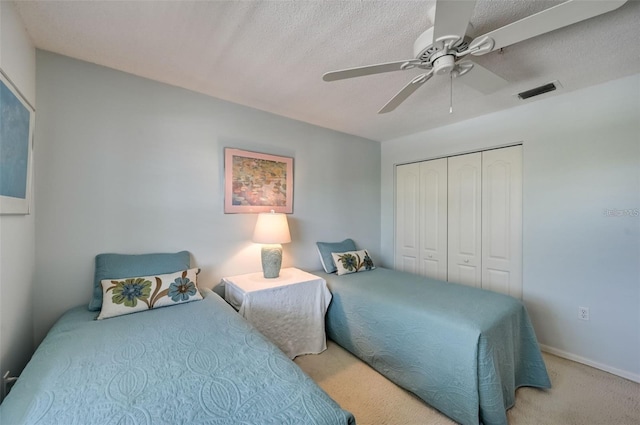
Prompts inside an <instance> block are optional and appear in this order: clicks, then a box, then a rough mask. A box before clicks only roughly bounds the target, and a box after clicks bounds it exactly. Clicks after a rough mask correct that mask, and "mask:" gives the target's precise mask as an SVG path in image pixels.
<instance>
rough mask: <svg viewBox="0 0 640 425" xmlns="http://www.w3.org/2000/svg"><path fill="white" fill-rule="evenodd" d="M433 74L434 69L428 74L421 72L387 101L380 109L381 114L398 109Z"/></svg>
mask: <svg viewBox="0 0 640 425" xmlns="http://www.w3.org/2000/svg"><path fill="white" fill-rule="evenodd" d="M432 76H433V71H429V72H427V73H426V74H420V75H418V76H417V77H416V78H414V79H413V80H411V81H410V82H409V84H407V85H406V86H404V87H403V88H402V90H400V91H399V92H398V93H397V94H396V95H395V96H393V98H391V100H390V101H388V102H387V104H386V105H384V106H383V107H382V109H380V110H379V111H378V113H379V114H386V113H387V112H391V111H393V110H394V109H396V108H397V107H398V106H400V104H401V103H402V102H404V101H405V100H407V98H408V97H409V96H411V95H412V94H413V92H415V91H416V90H418V89H419V88H420V86H422V85H423V84H424V83H426V82H427V81H429V79H430V78H431V77H432Z"/></svg>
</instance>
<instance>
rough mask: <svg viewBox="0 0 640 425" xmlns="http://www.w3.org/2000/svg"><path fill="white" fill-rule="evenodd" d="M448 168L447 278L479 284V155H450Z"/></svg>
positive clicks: (453, 280) (480, 176) (480, 185)
mask: <svg viewBox="0 0 640 425" xmlns="http://www.w3.org/2000/svg"><path fill="white" fill-rule="evenodd" d="M448 168H449V173H448V177H449V190H448V192H449V196H448V198H449V201H448V203H449V226H448V228H449V232H448V233H449V235H448V247H449V249H448V251H449V261H448V275H449V276H448V277H449V279H448V280H449V281H450V282H457V283H462V284H465V285H469V286H477V287H480V286H481V281H482V271H481V260H482V258H481V257H482V255H481V249H482V243H481V236H482V235H481V202H482V198H481V190H482V154H481V153H480V152H478V153H473V154H468V155H460V156H454V157H451V158H449V161H448Z"/></svg>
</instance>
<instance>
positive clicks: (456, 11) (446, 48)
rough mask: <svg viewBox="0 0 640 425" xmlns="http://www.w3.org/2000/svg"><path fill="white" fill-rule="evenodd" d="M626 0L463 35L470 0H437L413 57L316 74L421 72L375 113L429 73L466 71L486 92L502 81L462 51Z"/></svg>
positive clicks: (562, 8)
mask: <svg viewBox="0 0 640 425" xmlns="http://www.w3.org/2000/svg"><path fill="white" fill-rule="evenodd" d="M626 2H627V0H607V1H593V0H569V1H566V2H564V3H560V4H558V5H556V6H553V7H551V8H549V9H546V10H543V11H541V12H538V13H536V14H534V15H531V16H528V17H526V18H523V19H520V20H519V21H516V22H513V23H511V24H509V25H505V26H504V27H501V28H498V29H496V30H493V31H491V32H488V33H486V34H483V35H481V36H479V37H476V38H474V39H471V38H470V37H468V36H466V32H467V27H468V25H469V19H470V18H471V14H472V13H473V10H474V8H475V4H476V1H475V0H464V1H460V0H437V1H436V8H435V19H434V26H433V27H431V28H429V29H428V30H426V31H425V32H424V33H422V34H421V35H420V37H418V38H417V39H416V41H415V42H414V43H413V53H414V56H415V58H414V59H409V60H402V61H396V62H387V63H381V64H376V65H367V66H361V67H357V68H348V69H343V70H340V71H331V72H327V73H326V74H324V75H323V76H322V79H323V80H324V81H336V80H343V79H347V78H354V77H362V76H365V75H372V74H381V73H384V72H391V71H405V70H408V69H413V68H418V69H422V70H425V71H426V72H424V73H422V74H420V75H418V76H417V77H415V78H413V79H412V80H411V81H410V82H409V83H408V84H407V85H406V86H404V88H402V90H400V91H399V92H398V93H397V94H396V95H395V96H394V97H393V98H392V99H391V100H389V102H387V104H386V105H384V106H383V107H382V109H380V110H379V111H378V113H379V114H384V113H387V112H391V111H393V110H394V109H396V108H397V107H398V106H399V105H400V104H401V103H402V102H404V101H405V100H406V99H407V98H408V97H409V96H410V95H411V94H413V93H414V92H415V91H416V90H417V89H418V88H420V87H421V86H422V85H423V84H424V83H426V82H427V81H429V79H431V77H433V76H434V75H448V76H449V77H450V78H451V79H453V78H457V77H461V76H463V75H467V77H465V78H464V79H463V81H464V83H465V84H467V85H469V86H471V87H473V88H474V89H477V90H478V91H480V92H482V93H485V94H489V93H492V92H494V91H496V90H498V89H500V88H502V87H504V86H506V85H507V84H508V83H507V81H505V80H504V79H502V78H501V77H499V76H498V75H496V74H494V73H493V72H491V71H489V70H488V69H486V68H484V67H482V66H480V65H478V64H477V63H474V62H472V61H470V60H464V58H465V57H466V56H467V55H472V56H480V55H485V54H487V53H490V52H493V51H495V50H499V49H501V48H503V47H506V46H510V45H512V44H515V43H518V42H520V41H523V40H527V39H529V38H532V37H536V36H538V35H541V34H544V33H547V32H550V31H553V30H556V29H558V28H562V27H566V26H569V25H572V24H575V23H577V22H580V21H584V20H585V19H589V18H592V17H594V16H598V15H601V14H603V13H607V12H610V11H612V10H615V9H617V8H619V7H620V6H622V5H623V4H624V3H626Z"/></svg>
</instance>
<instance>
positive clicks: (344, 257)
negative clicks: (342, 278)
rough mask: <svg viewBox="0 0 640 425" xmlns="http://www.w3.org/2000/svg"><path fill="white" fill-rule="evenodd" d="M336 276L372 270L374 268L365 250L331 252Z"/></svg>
mask: <svg viewBox="0 0 640 425" xmlns="http://www.w3.org/2000/svg"><path fill="white" fill-rule="evenodd" d="M331 256H332V257H333V261H334V262H335V263H336V267H337V269H338V275H343V274H348V273H357V272H362V271H368V270H373V269H375V268H376V267H375V266H374V264H373V260H372V259H371V257H370V256H369V253H368V252H367V250H366V249H363V250H360V251H348V252H332V253H331Z"/></svg>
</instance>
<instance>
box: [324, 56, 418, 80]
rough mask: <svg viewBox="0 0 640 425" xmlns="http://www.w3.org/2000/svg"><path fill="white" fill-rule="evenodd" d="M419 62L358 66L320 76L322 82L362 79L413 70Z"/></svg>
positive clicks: (411, 60) (409, 61)
mask: <svg viewBox="0 0 640 425" xmlns="http://www.w3.org/2000/svg"><path fill="white" fill-rule="evenodd" d="M419 63H420V62H419V61H416V60H413V59H410V60H405V61H397V62H387V63H380V64H377V65H367V66H359V67H357V68H348V69H342V70H340V71H331V72H327V73H325V74H324V75H323V76H322V79H323V80H324V81H336V80H344V79H346V78H354V77H363V76H365V75H372V74H382V73H383V72H392V71H403V70H405V69H411V68H415V67H416V65H417V64H419Z"/></svg>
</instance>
